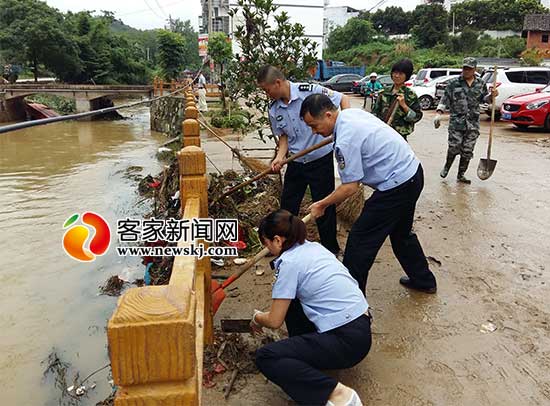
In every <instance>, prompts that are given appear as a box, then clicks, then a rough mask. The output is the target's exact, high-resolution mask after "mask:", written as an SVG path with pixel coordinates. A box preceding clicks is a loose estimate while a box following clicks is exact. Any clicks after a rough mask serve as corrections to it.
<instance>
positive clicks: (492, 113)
mask: <svg viewBox="0 0 550 406" xmlns="http://www.w3.org/2000/svg"><path fill="white" fill-rule="evenodd" d="M497 68H498V66H496V65H495V68H494V69H495V74H494V78H493V87H492V88H491V100H492V103H491V104H492V106H491V125H490V127H489V145H487V160H489V159H491V145H492V144H493V126H494V124H495V96H494V93H493V92H494V91H495V89H496V86H497Z"/></svg>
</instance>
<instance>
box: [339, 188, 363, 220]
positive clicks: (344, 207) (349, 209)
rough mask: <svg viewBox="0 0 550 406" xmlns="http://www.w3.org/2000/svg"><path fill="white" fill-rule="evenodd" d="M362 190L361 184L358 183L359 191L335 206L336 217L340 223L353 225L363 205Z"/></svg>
mask: <svg viewBox="0 0 550 406" xmlns="http://www.w3.org/2000/svg"><path fill="white" fill-rule="evenodd" d="M364 190H365V188H364V187H363V184H361V183H360V184H359V189H357V191H356V192H355V193H354V194H353V195H351V196H350V197H348V198H347V199H346V200H344V201H343V202H342V203H340V204H339V205H338V206H336V216H337V217H338V220H339V221H340V222H342V223H344V224H346V225H348V226H350V225H352V224H353V223H355V220H357V217H359V215H360V214H361V211H362V210H363V206H364V205H365V195H364Z"/></svg>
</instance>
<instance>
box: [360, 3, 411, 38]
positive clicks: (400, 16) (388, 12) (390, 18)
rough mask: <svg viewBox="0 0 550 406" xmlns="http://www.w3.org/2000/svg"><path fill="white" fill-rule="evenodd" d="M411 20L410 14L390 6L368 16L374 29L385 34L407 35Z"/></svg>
mask: <svg viewBox="0 0 550 406" xmlns="http://www.w3.org/2000/svg"><path fill="white" fill-rule="evenodd" d="M411 18H412V13H409V12H406V11H404V10H403V9H402V8H401V7H395V6H390V7H386V8H385V9H378V10H377V11H376V12H375V13H374V14H372V15H371V16H370V21H371V22H372V25H373V26H374V28H375V29H377V30H380V31H382V32H384V33H385V34H407V33H408V32H409V31H410V28H411Z"/></svg>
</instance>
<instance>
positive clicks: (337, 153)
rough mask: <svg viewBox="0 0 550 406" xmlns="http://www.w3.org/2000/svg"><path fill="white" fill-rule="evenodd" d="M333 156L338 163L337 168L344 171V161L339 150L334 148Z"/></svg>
mask: <svg viewBox="0 0 550 406" xmlns="http://www.w3.org/2000/svg"><path fill="white" fill-rule="evenodd" d="M334 156H335V157H336V162H338V168H340V169H344V168H345V167H346V159H345V158H344V154H342V151H340V148H338V147H336V148H335V149H334Z"/></svg>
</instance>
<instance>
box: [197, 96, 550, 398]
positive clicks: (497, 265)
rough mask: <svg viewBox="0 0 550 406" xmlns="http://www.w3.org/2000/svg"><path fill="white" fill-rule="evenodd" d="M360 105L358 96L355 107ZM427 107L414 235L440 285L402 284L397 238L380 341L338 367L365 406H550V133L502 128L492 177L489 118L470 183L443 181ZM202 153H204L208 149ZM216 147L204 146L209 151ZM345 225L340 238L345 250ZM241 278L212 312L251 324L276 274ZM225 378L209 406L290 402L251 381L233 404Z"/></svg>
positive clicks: (383, 278)
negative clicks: (426, 289)
mask: <svg viewBox="0 0 550 406" xmlns="http://www.w3.org/2000/svg"><path fill="white" fill-rule="evenodd" d="M360 103H361V100H360V99H358V98H355V99H353V105H354V106H359V105H360ZM433 116H434V113H433V112H426V113H425V117H424V119H423V120H422V121H421V122H420V123H419V124H418V125H417V127H416V131H415V133H414V134H413V135H412V136H411V137H410V138H409V139H410V144H411V146H412V147H413V149H414V151H415V152H416V154H417V155H418V157H419V158H420V160H421V162H422V165H423V167H424V172H425V178H426V179H425V188H424V191H423V194H422V196H421V198H420V200H419V202H418V206H417V212H416V216H417V217H416V222H415V225H414V229H415V231H416V233H417V234H418V236H419V239H420V240H421V242H422V244H423V247H424V250H425V253H426V255H427V256H428V257H429V258H430V261H429V262H430V266H431V269H432V270H433V271H434V273H435V274H436V276H437V278H438V293H437V294H436V295H424V294H421V293H416V292H411V291H408V290H406V289H405V288H403V287H402V286H400V285H399V283H398V280H399V277H400V276H401V275H403V272H402V270H401V268H400V266H399V263H398V262H397V260H396V258H395V257H394V256H393V253H392V250H391V246H390V245H389V241H387V242H386V244H385V245H384V246H383V248H382V249H381V251H380V253H379V255H378V258H377V260H376V263H375V264H374V266H373V268H372V270H371V272H370V276H369V284H368V288H367V289H368V290H367V298H368V301H369V304H370V305H371V307H372V310H373V314H374V323H373V346H372V349H371V352H370V353H369V355H368V356H367V358H366V359H365V360H364V361H363V362H361V363H360V364H359V365H358V366H356V367H354V368H352V369H349V370H343V371H335V372H333V374H334V376H336V377H337V378H338V379H340V380H341V381H342V382H344V383H345V384H347V385H350V386H352V387H353V388H355V389H356V390H357V391H358V393H359V394H360V396H361V398H362V400H363V403H364V404H365V405H379V406H390V405H391V406H401V405H411V406H428V405H430V406H432V405H433V406H441V405H448V406H456V405H464V406H466V405H495V406H497V405H498V406H508V405H509V406H517V405H549V404H550V299H549V297H550V292H549V287H550V228H549V225H550V204H549V201H550V181H549V180H548V175H549V174H550V134H547V133H545V132H544V131H542V130H537V129H534V130H528V131H517V130H515V129H514V128H513V127H512V126H511V125H509V124H506V123H497V124H496V126H495V128H496V129H495V138H494V143H493V150H492V158H493V159H496V160H498V164H497V167H496V169H495V172H494V174H493V176H492V177H491V178H490V179H488V180H486V181H481V180H479V179H478V178H477V176H476V169H477V165H478V162H479V159H480V158H481V157H484V156H485V151H486V146H487V136H488V132H489V119H488V118H487V117H486V116H482V130H481V132H482V135H481V137H480V139H479V141H478V143H477V146H476V150H475V157H474V159H473V160H472V163H471V167H470V169H469V171H468V175H469V177H470V178H471V179H472V185H469V186H468V185H462V184H458V183H457V182H456V180H455V177H456V170H457V163H458V162H455V166H454V167H453V168H452V170H451V172H450V174H449V176H448V178H447V179H445V180H442V179H441V178H440V177H439V171H440V170H441V167H442V165H443V163H444V158H445V154H446V146H447V143H446V140H447V127H446V124H447V123H446V121H444V122H443V125H442V127H441V128H440V129H439V130H435V129H434V128H433V126H432V121H431V120H432V119H433ZM205 148H206V147H205ZM207 152H208V149H207ZM346 235H347V232H346V229H345V227H341V229H340V238H341V240H342V245H343V244H345V239H346ZM264 267H265V270H266V271H265V274H264V275H262V276H256V275H255V274H254V273H251V274H248V275H245V276H244V277H243V278H241V279H240V280H239V281H237V282H236V283H235V286H236V287H238V290H237V292H238V296H237V297H235V298H228V299H227V300H226V301H225V302H224V304H223V305H222V307H221V308H220V310H219V311H218V314H217V316H216V320H219V319H222V318H245V317H250V315H251V314H252V311H253V309H254V308H266V307H267V306H268V305H269V298H270V289H271V286H270V283H271V281H272V277H273V273H272V271H271V270H270V269H269V267H268V266H266V265H264ZM227 379H229V374H225V375H224V376H221V377H220V378H218V384H217V385H216V386H215V387H214V388H212V389H205V391H204V396H205V400H204V404H206V405H214V404H215V405H219V404H228V405H267V404H269V405H274V406H279V405H287V404H293V403H292V402H291V401H289V399H288V398H287V396H286V395H285V394H284V393H283V392H282V391H281V390H280V389H279V388H278V387H276V386H274V385H273V384H271V383H268V382H266V381H265V379H264V378H263V376H261V375H248V376H246V380H243V381H242V382H241V384H240V385H237V387H236V390H235V391H234V392H233V393H232V394H231V396H230V397H229V399H228V400H227V401H224V400H223V396H222V389H223V386H224V384H225V382H226V380H227Z"/></svg>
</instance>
